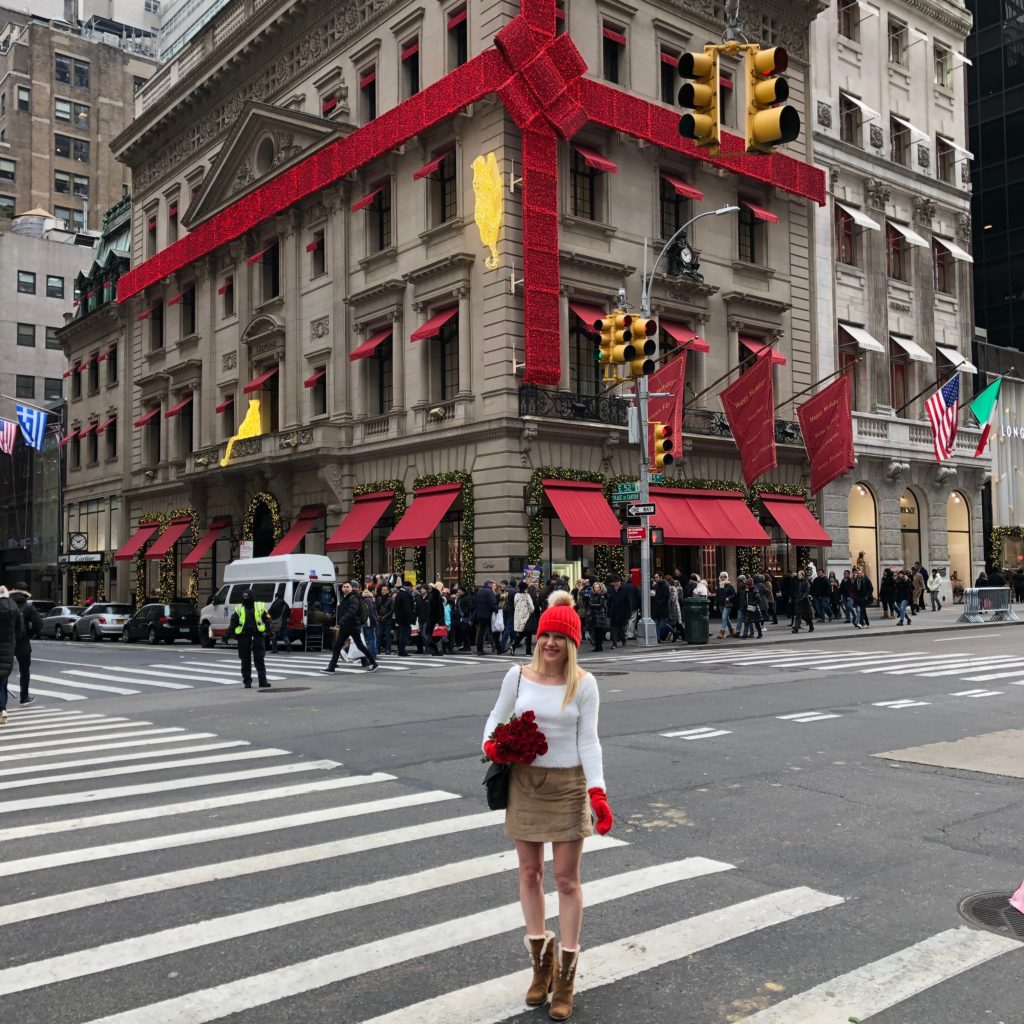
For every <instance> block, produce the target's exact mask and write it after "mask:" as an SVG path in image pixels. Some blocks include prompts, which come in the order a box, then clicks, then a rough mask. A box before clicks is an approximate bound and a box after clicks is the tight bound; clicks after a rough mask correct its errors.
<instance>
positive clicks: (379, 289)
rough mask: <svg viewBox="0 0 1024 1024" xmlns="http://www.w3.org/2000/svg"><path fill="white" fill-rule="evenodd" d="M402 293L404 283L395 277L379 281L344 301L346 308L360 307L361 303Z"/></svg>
mask: <svg viewBox="0 0 1024 1024" xmlns="http://www.w3.org/2000/svg"><path fill="white" fill-rule="evenodd" d="M404 292H405V281H402V280H400V279H399V278H397V277H392V278H390V279H389V280H387V281H381V282H380V283H379V284H374V285H370V287H369V288H364V289H363V290H362V291H361V292H354V293H353V294H352V295H346V296H345V300H344V301H345V305H346V306H361V305H363V303H366V302H369V301H370V300H371V299H378V298H381V297H382V296H385V297H390V296H392V295H395V296H398V295H401V294H403V293H404Z"/></svg>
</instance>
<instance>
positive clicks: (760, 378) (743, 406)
mask: <svg viewBox="0 0 1024 1024" xmlns="http://www.w3.org/2000/svg"><path fill="white" fill-rule="evenodd" d="M764 352H765V354H764V355H763V356H758V357H757V358H756V359H755V360H754V365H753V366H752V367H751V368H750V369H749V370H747V372H746V373H744V374H743V375H742V376H741V377H740V379H739V380H737V381H733V383H732V384H730V385H729V386H728V387H727V388H726V389H725V390H724V391H723V392H722V394H721V396H720V397H721V399H722V408H724V409H725V415H726V416H727V417H728V419H729V427H730V429H731V430H732V436H733V438H734V439H735V441H736V447H737V448H739V450H740V459H741V461H742V463H743V479H744V480H746V481H747V486H748V487H752V486H753V484H754V481H755V480H756V479H757V478H758V477H759V476H761V474H762V473H767V472H768V470H769V469H774V468H775V467H776V465H778V461H777V459H776V453H775V392H774V388H773V386H772V360H771V349H768V348H766V349H765V350H764Z"/></svg>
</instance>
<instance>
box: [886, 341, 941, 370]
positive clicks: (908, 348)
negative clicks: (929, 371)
mask: <svg viewBox="0 0 1024 1024" xmlns="http://www.w3.org/2000/svg"><path fill="white" fill-rule="evenodd" d="M889 340H890V341H891V342H892V343H893V344H894V345H896V346H898V347H899V348H901V349H903V351H904V352H906V354H907V355H908V356H910V358H911V359H912V360H913V361H914V362H915V363H934V362H935V360H934V359H932V357H931V356H930V355H928V353H927V352H925V350H924V349H923V348H921V346H920V345H918V343H917V342H916V341H914V340H913V339H912V338H907V337H905V336H904V335H902V334H890V335H889Z"/></svg>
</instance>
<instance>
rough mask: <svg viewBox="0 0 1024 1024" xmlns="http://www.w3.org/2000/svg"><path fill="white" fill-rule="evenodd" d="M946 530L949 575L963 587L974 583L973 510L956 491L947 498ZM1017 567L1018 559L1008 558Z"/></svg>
mask: <svg viewBox="0 0 1024 1024" xmlns="http://www.w3.org/2000/svg"><path fill="white" fill-rule="evenodd" d="M946 530H947V532H948V539H949V577H950V579H952V578H953V574H954V573H955V574H956V579H957V581H958V582H959V584H960V586H962V587H969V586H971V585H972V584H973V583H974V578H973V575H972V573H971V510H970V506H968V504H967V499H966V498H965V497H964V496H963V495H962V494H961V493H960V492H959V491H954V492H953V493H952V494H951V495H950V496H949V498H947V499H946ZM1007 564H1008V565H1013V566H1014V567H1016V565H1017V564H1018V563H1017V562H1016V560H1008V561H1007Z"/></svg>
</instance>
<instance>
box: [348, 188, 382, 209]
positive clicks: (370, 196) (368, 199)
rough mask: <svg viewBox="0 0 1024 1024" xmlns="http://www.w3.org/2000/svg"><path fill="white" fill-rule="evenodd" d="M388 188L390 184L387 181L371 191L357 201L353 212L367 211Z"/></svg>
mask: <svg viewBox="0 0 1024 1024" xmlns="http://www.w3.org/2000/svg"><path fill="white" fill-rule="evenodd" d="M387 187H388V183H387V182H386V181H385V182H382V183H381V184H380V185H377V186H376V187H375V188H373V189H371V190H370V191H369V192H367V193H366V195H365V196H363V198H362V199H357V200H356V201H355V202H354V203H353V204H352V212H353V213H357V212H358V211H359V210H365V209H366V208H367V207H368V206H369V205H370V203H372V202H373V201H374V199H376V198H377V196H379V195H380V194H381V192H383V191H384V189H386V188H387Z"/></svg>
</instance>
